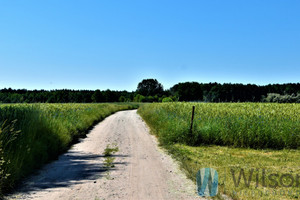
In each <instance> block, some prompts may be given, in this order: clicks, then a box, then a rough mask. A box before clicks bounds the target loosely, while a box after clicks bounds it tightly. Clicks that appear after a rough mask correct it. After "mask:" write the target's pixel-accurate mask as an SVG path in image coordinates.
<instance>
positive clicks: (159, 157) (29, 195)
mask: <svg viewBox="0 0 300 200" xmlns="http://www.w3.org/2000/svg"><path fill="white" fill-rule="evenodd" d="M113 143H115V144H117V146H118V148H119V151H118V152H117V153H115V154H114V156H115V160H114V165H115V167H114V168H111V169H110V170H106V168H105V167H104V160H105V157H103V151H104V149H105V148H106V145H107V144H113ZM9 198H10V199H47V200H50V199H51V200H52V199H63V200H67V199H72V200H73V199H93V200H96V199H99V200H100V199H155V200H158V199H201V198H200V197H199V196H197V194H196V186H195V184H194V183H193V182H191V181H190V180H188V179H187V178H186V177H185V175H184V174H183V173H182V172H181V171H180V170H179V168H178V165H177V164H176V162H174V161H173V160H172V159H171V157H170V156H169V155H167V154H166V153H165V152H164V151H163V150H162V149H161V148H159V147H158V145H157V141H156V139H155V137H154V136H153V135H150V134H149V131H148V128H147V126H146V125H145V123H144V122H143V121H142V119H141V118H140V116H139V115H138V114H137V113H136V110H131V111H121V112H117V113H116V114H113V115H111V116H109V117H107V118H106V119H105V120H104V121H102V122H100V123H99V124H98V125H97V126H95V127H94V129H93V130H92V131H91V132H90V133H89V134H88V135H87V137H86V138H84V139H82V141H81V142H79V143H77V144H75V145H74V146H73V147H72V148H71V149H70V150H69V151H68V152H67V153H65V154H63V155H61V156H60V157H59V159H58V160H57V161H54V162H52V163H50V164H48V165H46V166H45V167H44V168H43V169H41V170H40V171H39V172H38V173H37V174H36V175H34V176H32V177H30V178H28V179H27V180H26V181H24V183H22V185H21V187H20V189H19V190H18V191H17V192H15V193H14V194H12V195H11V196H9Z"/></svg>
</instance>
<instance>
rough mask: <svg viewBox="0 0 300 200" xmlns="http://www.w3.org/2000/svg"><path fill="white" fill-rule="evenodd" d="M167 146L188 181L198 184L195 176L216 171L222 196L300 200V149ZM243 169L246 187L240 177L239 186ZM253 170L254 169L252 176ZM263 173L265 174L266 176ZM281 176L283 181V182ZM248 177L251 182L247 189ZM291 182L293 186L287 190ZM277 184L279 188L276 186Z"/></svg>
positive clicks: (265, 199)
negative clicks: (207, 169)
mask: <svg viewBox="0 0 300 200" xmlns="http://www.w3.org/2000/svg"><path fill="white" fill-rule="evenodd" d="M165 147H166V149H167V150H168V151H169V152H170V153H171V155H172V156H173V158H175V159H176V160H178V161H179V162H180V165H181V167H182V169H183V170H184V172H185V173H186V174H187V176H188V178H190V179H192V180H193V181H196V173H197V171H198V170H199V169H201V168H214V169H215V170H217V172H218V174H219V186H218V187H219V194H220V193H222V194H226V195H228V196H230V197H232V198H233V199H264V200H271V199H300V185H299V180H300V166H299V163H300V150H286V149H285V150H270V149H268V150H254V149H245V148H234V147H222V146H200V147H191V146H187V145H183V144H174V145H169V146H165ZM241 169H242V170H243V171H244V174H245V177H246V184H245V181H244V177H243V175H241V178H240V183H239V184H238V185H237V186H236V185H235V184H237V183H238V180H239V176H240V173H241ZM251 170H253V172H252V176H251V175H250V174H251ZM263 170H264V171H265V172H263ZM232 172H233V173H234V175H233V174H232ZM263 173H265V175H264V176H263ZM271 174H278V176H277V175H276V176H273V177H271V178H270V177H269V176H270V175H271ZM284 174H289V175H291V176H292V177H293V181H292V180H291V178H290V177H284V176H283V175H284ZM233 176H234V177H235V179H234V178H233ZM257 176H258V181H257ZM282 176H283V177H284V178H282V180H280V179H281V177H282ZM249 177H251V181H250V184H249V187H248V186H247V183H248V181H249ZM263 177H264V178H263ZM263 179H264V180H263ZM271 179H273V180H271ZM257 182H258V185H257ZM292 182H293V184H292V186H291V187H285V186H288V185H289V184H291V183H292ZM282 184H284V186H283V185H282ZM275 185H277V186H276V187H273V186H275ZM219 197H220V195H219ZM219 197H215V198H219Z"/></svg>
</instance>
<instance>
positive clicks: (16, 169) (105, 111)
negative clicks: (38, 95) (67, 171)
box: [0, 103, 137, 194]
mask: <svg viewBox="0 0 300 200" xmlns="http://www.w3.org/2000/svg"><path fill="white" fill-rule="evenodd" d="M133 108H137V105H135V104H129V103H128V104H126V103H120V104H117V103H101V104H100V103H99V104H1V105H0V194H1V190H9V189H10V188H12V187H13V186H14V185H15V183H16V182H17V181H18V180H20V179H21V178H23V177H25V176H26V175H27V174H29V173H30V172H32V171H33V170H34V169H36V168H38V167H40V166H41V165H42V164H44V163H46V162H48V161H49V160H52V159H55V158H57V156H58V155H59V154H60V153H62V152H64V151H66V150H67V149H68V148H69V147H70V145H71V144H72V143H73V142H74V141H76V140H78V138H79V137H82V136H84V135H85V134H86V133H87V130H88V129H89V128H90V127H91V126H92V125H94V124H95V123H96V122H99V121H101V120H102V119H104V118H105V117H106V116H108V115H110V114H112V113H114V112H116V111H119V110H126V109H133Z"/></svg>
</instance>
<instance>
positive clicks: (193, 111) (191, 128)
mask: <svg viewBox="0 0 300 200" xmlns="http://www.w3.org/2000/svg"><path fill="white" fill-rule="evenodd" d="M194 113H195V106H193V110H192V120H191V127H190V132H191V133H192V132H193V121H194Z"/></svg>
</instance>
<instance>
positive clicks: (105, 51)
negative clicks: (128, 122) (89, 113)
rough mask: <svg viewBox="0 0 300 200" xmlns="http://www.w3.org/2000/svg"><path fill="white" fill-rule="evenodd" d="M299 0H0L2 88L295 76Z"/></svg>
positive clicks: (299, 65)
mask: <svg viewBox="0 0 300 200" xmlns="http://www.w3.org/2000/svg"><path fill="white" fill-rule="evenodd" d="M299 10H300V1H298V0H294V1H291V0H249V1H241V0H236V1H232V0H226V1H224V0H219V1H217V0H205V1H204V0H195V1H192V0H187V1H183V0H182V1H177V0H157V1H155V0H138V1H132V0H126V1H124V0H111V1H108V0H105V1H104V0H102V1H101V0H95V1H91V0H81V1H78V0H51V1H50V0H49V1H40V0H39V1H31V0H26V1H24V0H14V1H9V0H0V25H1V26H0V72H1V78H0V88H4V87H12V88H27V89H62V88H68V89H102V90H103V89H107V88H110V89H113V90H128V91H131V90H135V89H136V86H137V84H138V82H139V81H141V80H142V79H144V78H156V79H158V81H159V82H161V83H162V84H163V85H164V87H165V88H166V89H167V88H170V87H171V86H173V85H174V84H176V83H178V82H184V81H197V82H205V83H206V82H220V83H224V82H227V83H228V82H231V83H255V84H259V85H264V84H268V83H287V82H299V77H300V12H299Z"/></svg>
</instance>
